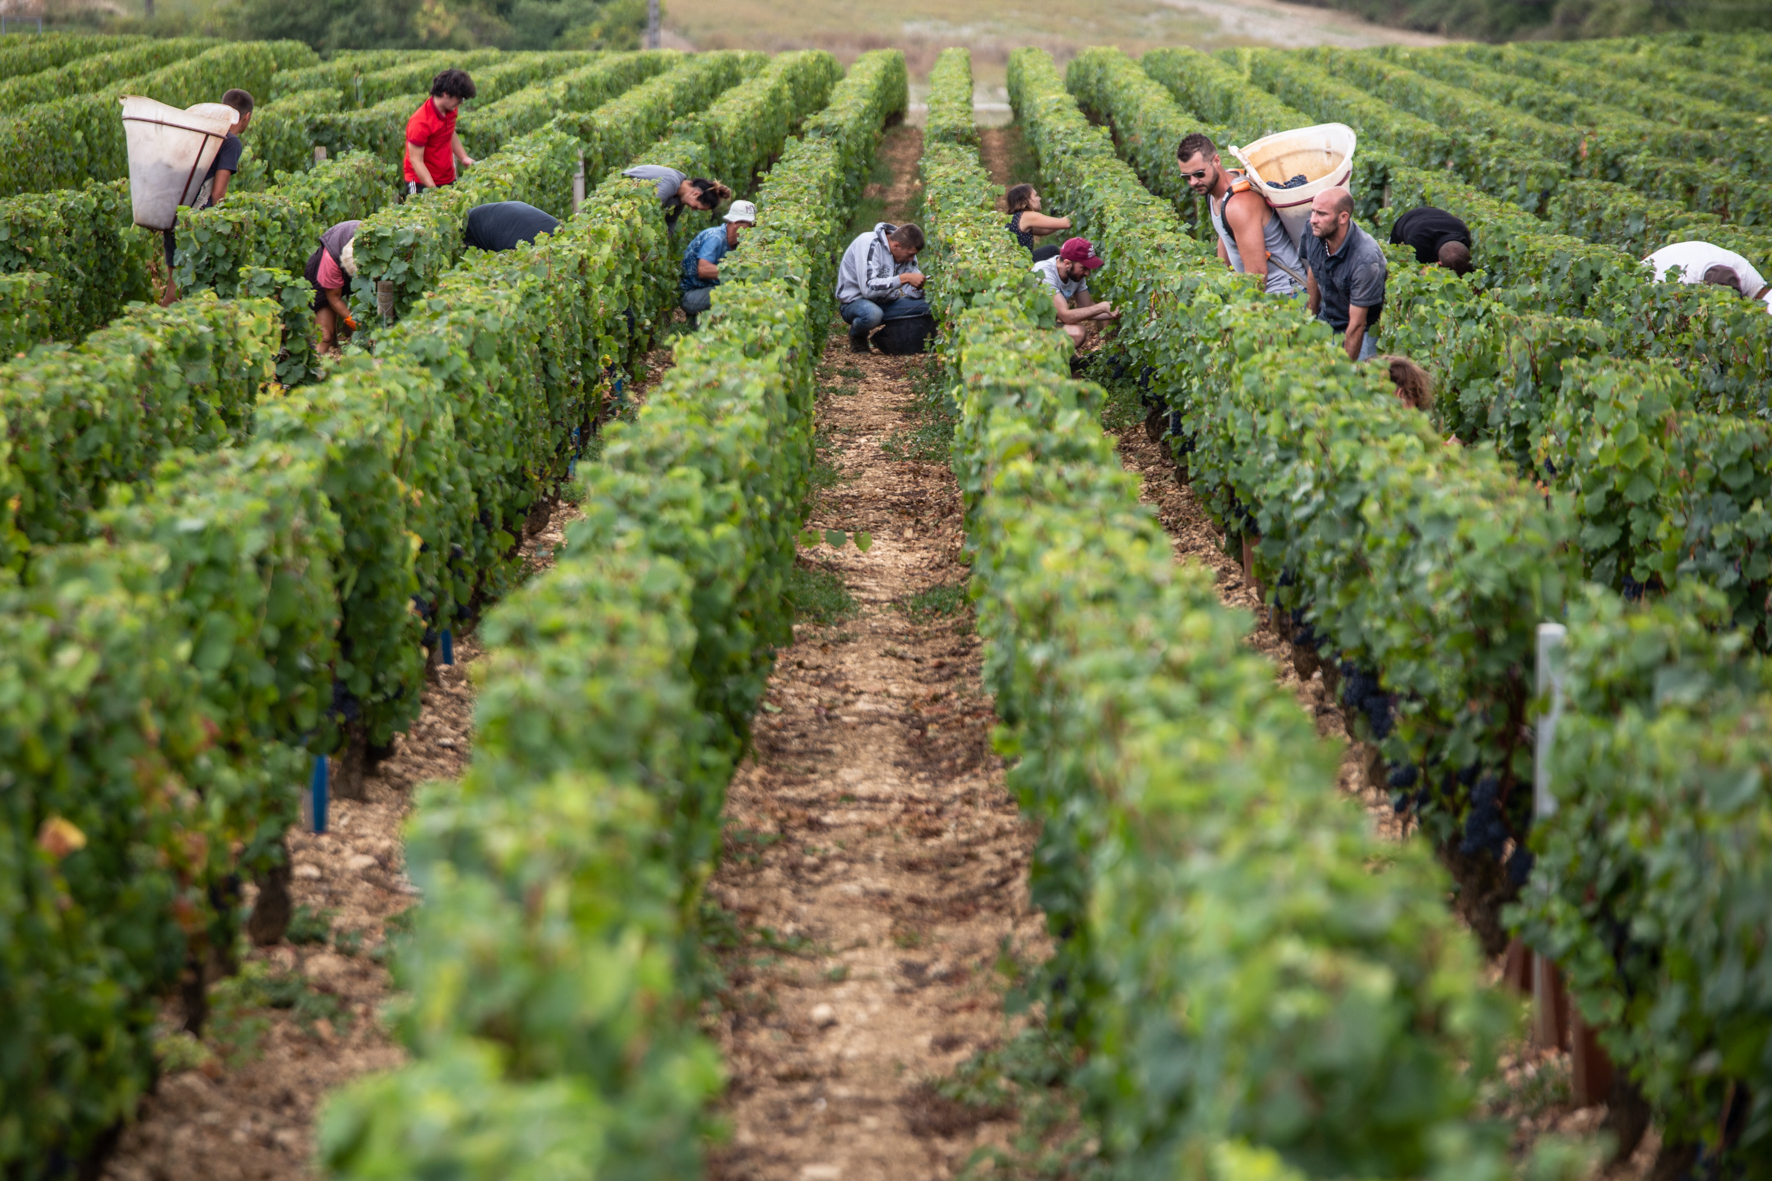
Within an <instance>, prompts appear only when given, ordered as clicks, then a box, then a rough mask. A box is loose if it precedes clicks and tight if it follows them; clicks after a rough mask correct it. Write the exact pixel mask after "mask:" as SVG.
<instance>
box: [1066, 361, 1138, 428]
mask: <svg viewBox="0 0 1772 1181" xmlns="http://www.w3.org/2000/svg"><path fill="white" fill-rule="evenodd" d="M1082 376H1084V377H1086V378H1088V379H1089V380H1091V381H1093V382H1095V383H1097V384H1098V385H1100V386H1101V388H1102V391H1103V392H1104V393H1106V394H1107V398H1106V400H1105V401H1104V402H1103V403H1102V407H1101V429H1102V430H1104V431H1106V432H1107V433H1108V434H1110V435H1122V434H1125V433H1126V432H1127V431H1129V430H1132V429H1133V428H1135V427H1142V426H1143V425H1144V416H1145V413H1146V411H1147V409H1148V407H1146V406H1145V404H1144V394H1143V392H1142V391H1140V390H1139V388H1138V367H1137V366H1135V365H1133V364H1132V363H1131V361H1130V359H1129V358H1127V356H1126V355H1125V354H1124V353H1115V352H1109V351H1107V350H1103V351H1101V352H1099V353H1094V354H1091V356H1090V358H1089V367H1088V368H1087V369H1086V370H1085V371H1084V372H1083V374H1082Z"/></svg>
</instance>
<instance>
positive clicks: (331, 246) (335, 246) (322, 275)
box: [303, 221, 363, 354]
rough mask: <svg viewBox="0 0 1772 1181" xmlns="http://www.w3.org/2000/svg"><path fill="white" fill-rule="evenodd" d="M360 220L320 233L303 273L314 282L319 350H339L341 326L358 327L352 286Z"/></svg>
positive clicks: (327, 351) (345, 222)
mask: <svg viewBox="0 0 1772 1181" xmlns="http://www.w3.org/2000/svg"><path fill="white" fill-rule="evenodd" d="M362 224H363V223H362V222H361V221H341V222H339V223H338V224H337V225H335V226H333V227H331V228H330V229H328V230H327V231H326V232H325V233H324V234H321V235H320V246H319V248H318V249H317V250H315V251H314V253H312V254H310V255H308V265H307V269H306V270H305V271H304V272H303V273H304V274H305V275H306V276H307V280H308V282H310V283H312V284H313V285H314V324H315V326H316V327H318V328H319V329H320V351H321V352H322V353H327V354H335V353H337V352H338V329H339V326H340V325H341V324H342V325H343V326H344V327H345V328H346V330H347V331H349V332H355V331H356V330H357V321H355V320H353V319H352V318H351V306H350V303H351V301H350V286H351V280H352V279H354V278H356V277H357V255H356V237H357V227H358V226H360V225H362Z"/></svg>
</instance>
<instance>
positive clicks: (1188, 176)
mask: <svg viewBox="0 0 1772 1181" xmlns="http://www.w3.org/2000/svg"><path fill="white" fill-rule="evenodd" d="M1211 171H1212V170H1211V169H1210V168H1202V169H1200V170H1199V171H1198V172H1183V173H1182V174H1181V179H1182V180H1205V179H1206V177H1207V175H1208V174H1209V173H1210V172H1211Z"/></svg>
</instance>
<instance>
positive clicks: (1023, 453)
mask: <svg viewBox="0 0 1772 1181" xmlns="http://www.w3.org/2000/svg"><path fill="white" fill-rule="evenodd" d="M1024 52H1025V51H1024ZM1011 70H1012V75H1011V77H1012V79H1019V78H1020V74H1018V73H1017V71H1022V72H1025V70H1026V63H1025V61H1023V60H1021V59H1020V55H1018V57H1017V59H1012V65H1011ZM1046 71H1047V75H1048V78H1049V80H1050V82H1051V83H1053V84H1056V82H1057V74H1056V72H1055V71H1052V69H1051V67H1050V64H1049V63H1048V64H1047V65H1046ZM1011 86H1012V89H1016V90H1018V92H1020V93H1022V96H1023V99H1024V101H1025V99H1026V97H1027V96H1026V94H1025V91H1021V90H1020V88H1019V87H1018V85H1017V81H1015V80H1012V82H1011ZM1021 109H1022V111H1023V118H1024V119H1026V118H1027V108H1026V107H1025V106H1023V107H1022V108H1021ZM1024 125H1026V124H1024ZM1030 129H1031V128H1030ZM1036 135H1037V133H1036ZM941 148H942V150H941V152H940V154H939V155H938V156H937V157H936V158H935V159H934V160H930V159H929V158H928V156H926V158H925V165H926V167H925V172H924V178H925V191H926V194H927V195H926V198H925V199H926V201H927V202H928V205H929V209H930V224H931V228H932V230H933V232H934V238H935V240H936V242H937V243H938V249H937V250H936V251H934V252H932V261H931V283H930V285H931V297H932V299H933V300H934V301H935V302H936V304H937V306H939V307H941V308H942V309H943V311H944V327H943V335H944V340H945V345H944V347H946V348H947V349H948V350H949V355H950V357H951V359H952V360H953V362H954V365H955V376H956V377H957V378H958V379H959V380H960V382H961V383H962V384H961V386H960V388H959V390H958V391H957V392H958V394H959V397H960V399H961V422H960V428H959V433H958V435H957V437H956V441H955V466H956V472H957V474H958V475H959V478H960V482H961V486H962V488H963V490H964V491H965V493H966V496H967V501H968V515H969V528H968V534H969V536H970V538H971V544H972V545H973V547H974V548H975V558H974V588H975V589H974V594H975V595H976V597H977V600H978V603H979V627H980V631H981V632H982V633H983V634H985V635H986V637H987V638H988V639H989V640H990V641H991V643H990V646H989V648H988V649H987V654H986V665H985V667H986V676H987V679H988V680H989V681H990V682H991V684H992V687H993V689H994V690H995V693H996V698H997V705H998V710H999V712H1000V713H1001V714H1002V715H1003V718H1004V721H1005V723H1006V725H1005V732H1004V735H1003V737H1002V738H1001V739H1000V740H999V742H1000V745H1001V747H1002V749H1003V752H1004V754H1005V755H1006V756H1008V757H1010V758H1011V759H1012V760H1014V762H1013V768H1014V769H1013V770H1012V771H1011V775H1010V786H1011V788H1012V789H1013V790H1015V791H1016V793H1017V794H1018V796H1019V797H1020V798H1021V800H1022V802H1023V805H1024V806H1025V807H1027V808H1028V809H1029V810H1030V811H1031V812H1032V813H1033V815H1035V816H1036V817H1038V818H1039V819H1040V820H1041V822H1042V833H1041V838H1040V840H1041V849H1040V851H1039V852H1038V853H1037V854H1036V857H1035V860H1034V864H1035V867H1036V868H1035V870H1034V880H1033V888H1034V890H1035V898H1036V901H1037V902H1038V903H1039V905H1041V906H1042V908H1043V909H1044V910H1045V911H1046V914H1047V916H1048V919H1049V922H1050V923H1051V924H1052V926H1053V929H1054V931H1055V932H1056V933H1058V934H1059V935H1060V936H1061V938H1062V939H1063V943H1062V945H1061V950H1060V952H1059V958H1058V961H1057V965H1056V970H1057V971H1059V972H1062V973H1063V974H1064V977H1065V987H1064V991H1063V993H1062V995H1061V996H1058V997H1055V998H1053V1000H1052V1001H1051V1002H1050V1003H1051V1004H1052V1005H1054V1006H1057V1009H1056V1010H1055V1012H1054V1017H1056V1016H1059V1015H1063V1016H1064V1017H1065V1019H1066V1020H1074V1021H1075V1028H1076V1030H1077V1033H1078V1036H1079V1037H1080V1038H1081V1039H1082V1040H1083V1042H1084V1044H1085V1046H1086V1047H1087V1050H1088V1054H1087V1060H1086V1065H1084V1066H1083V1067H1082V1068H1081V1070H1080V1072H1079V1073H1080V1077H1081V1080H1082V1081H1083V1083H1084V1084H1085V1086H1086V1087H1087V1090H1088V1094H1089V1096H1090V1110H1091V1114H1092V1115H1093V1116H1094V1117H1095V1118H1096V1119H1098V1120H1099V1122H1100V1126H1101V1130H1102V1134H1101V1144H1102V1152H1103V1155H1104V1156H1105V1157H1107V1159H1108V1161H1109V1162H1110V1165H1111V1167H1112V1168H1114V1169H1115V1170H1116V1171H1117V1172H1118V1173H1120V1174H1123V1175H1126V1176H1140V1177H1142V1176H1151V1177H1156V1176H1176V1175H1200V1176H1206V1175H1212V1176H1225V1177H1237V1178H1242V1177H1251V1178H1253V1177H1256V1176H1288V1177H1310V1176H1322V1177H1342V1176H1366V1177H1385V1176H1392V1177H1420V1176H1433V1175H1440V1174H1442V1173H1444V1172H1447V1171H1450V1170H1466V1169H1468V1170H1470V1175H1472V1176H1485V1177H1489V1176H1493V1177H1500V1176H1504V1175H1506V1169H1505V1161H1504V1158H1503V1153H1502V1151H1501V1145H1500V1144H1499V1143H1497V1142H1496V1140H1495V1138H1494V1137H1493V1135H1492V1134H1491V1133H1489V1132H1486V1131H1484V1130H1483V1129H1481V1128H1480V1127H1479V1126H1478V1125H1477V1124H1476V1123H1475V1121H1474V1120H1472V1119H1471V1109H1472V1101H1473V1097H1474V1086H1475V1080H1476V1079H1477V1078H1478V1077H1480V1076H1481V1074H1482V1073H1483V1070H1484V1069H1485V1064H1486V1063H1487V1062H1488V1060H1489V1055H1490V1053H1491V1048H1492V1041H1493V1039H1494V1038H1495V1037H1496V1036H1497V1035H1498V1034H1499V1033H1500V1032H1501V1031H1502V1030H1503V1029H1504V1028H1505V1026H1506V1019H1505V1018H1504V1016H1503V1006H1502V1005H1501V1003H1500V1002H1499V1000H1498V999H1497V998H1495V997H1493V996H1491V995H1489V994H1488V993H1487V992H1486V990H1485V989H1484V988H1483V987H1482V986H1481V984H1480V983H1479V971H1478V961H1477V957H1476V954H1475V948H1474V947H1473V946H1472V945H1471V943H1470V941H1469V939H1468V938H1467V937H1465V936H1463V935H1461V934H1460V933H1458V931H1457V929H1456V926H1455V924H1454V922H1453V921H1452V919H1451V918H1450V916H1448V915H1447V914H1446V912H1445V909H1444V907H1443V906H1442V905H1441V904H1440V902H1439V900H1438V897H1437V896H1438V894H1439V893H1440V891H1441V889H1442V887H1441V886H1439V885H1438V884H1436V883H1437V882H1438V879H1439V873H1438V871H1437V870H1436V869H1435V868H1434V867H1433V865H1432V864H1431V863H1430V862H1429V861H1428V859H1427V858H1426V856H1425V853H1424V852H1423V851H1421V850H1419V849H1417V850H1414V851H1409V852H1407V853H1406V854H1405V855H1403V856H1401V857H1396V856H1394V853H1395V852H1396V851H1395V850H1392V849H1387V850H1385V853H1384V855H1383V860H1384V868H1383V870H1382V871H1381V872H1378V873H1373V872H1370V869H1369V866H1370V865H1371V863H1372V859H1373V858H1374V857H1376V856H1378V855H1379V854H1378V844H1379V842H1378V838H1376V837H1375V836H1374V835H1372V833H1371V832H1370V829H1369V826H1368V822H1367V820H1366V818H1365V816H1364V815H1363V813H1362V812H1361V811H1360V809H1358V808H1357V807H1354V806H1352V805H1351V804H1350V803H1349V802H1347V801H1344V800H1340V799H1337V798H1336V796H1335V788H1334V776H1335V771H1334V758H1333V756H1332V755H1330V754H1328V753H1326V752H1325V750H1324V748H1323V746H1322V745H1321V744H1320V743H1319V741H1318V740H1317V739H1316V736H1315V733H1314V731H1313V729H1312V725H1311V722H1310V720H1309V719H1308V717H1306V716H1305V714H1304V713H1303V712H1302V711H1301V710H1299V708H1298V706H1297V705H1296V703H1295V702H1294V700H1293V698H1292V697H1291V696H1290V694H1288V693H1287V692H1286V691H1285V690H1284V689H1283V688H1281V687H1280V686H1278V685H1277V684H1276V683H1275V682H1274V680H1273V676H1272V671H1271V669H1270V668H1269V667H1268V666H1267V665H1265V664H1264V663H1263V662H1262V661H1261V660H1259V659H1258V658H1256V657H1255V656H1253V655H1252V654H1251V653H1249V652H1248V651H1247V649H1246V648H1244V647H1243V646H1242V635H1243V633H1244V631H1245V630H1246V629H1247V627H1248V619H1247V617H1246V616H1241V615H1239V614H1237V613H1234V612H1230V611H1227V610H1225V609H1224V608H1222V607H1221V606H1220V605H1219V603H1218V599H1217V594H1216V592H1215V591H1214V589H1213V588H1212V585H1211V580H1210V578H1209V577H1208V576H1206V575H1205V574H1204V573H1203V572H1201V571H1199V570H1198V569H1189V568H1186V567H1178V566H1177V565H1176V563H1175V562H1174V560H1173V558H1172V556H1171V552H1170V547H1169V542H1168V538H1167V537H1166V536H1165V535H1164V533H1163V531H1162V529H1161V527H1160V526H1159V525H1158V523H1157V522H1156V521H1155V520H1154V519H1153V518H1152V517H1151V515H1150V513H1149V512H1148V511H1147V510H1145V509H1144V508H1143V507H1142V506H1140V505H1139V503H1138V494H1137V485H1136V481H1135V480H1134V479H1133V478H1132V477H1130V476H1128V475H1127V474H1126V473H1125V472H1124V471H1123V470H1122V468H1121V465H1120V463H1119V460H1118V458H1117V456H1116V455H1115V453H1114V450H1113V446H1112V444H1111V442H1110V441H1109V440H1108V439H1106V437H1105V436H1104V435H1103V434H1102V432H1101V430H1100V427H1099V426H1098V425H1097V422H1096V419H1097V416H1098V414H1099V409H1100V394H1099V391H1096V390H1095V389H1094V388H1093V387H1092V386H1089V385H1087V384H1085V383H1079V382H1074V381H1070V380H1067V379H1066V378H1065V377H1064V369H1063V367H1062V366H1063V361H1064V357H1065V355H1066V353H1067V352H1068V349H1066V348H1064V347H1063V345H1064V342H1063V338H1062V337H1059V336H1057V334H1056V333H1054V332H1052V331H1051V330H1050V322H1051V317H1050V308H1051V304H1050V301H1049V300H1046V299H1044V298H1043V297H1042V292H1041V290H1040V289H1039V287H1038V285H1037V284H1036V283H1035V282H1033V281H1032V278H1031V276H1030V275H1029V273H1028V270H1027V266H1026V259H1025V255H1023V254H1022V252H1021V251H1020V250H1019V248H1017V247H1015V245H1014V242H1013V240H1012V239H1011V238H1010V237H1009V236H1008V235H1007V234H1005V233H1004V232H1003V231H1002V228H1001V224H1000V219H999V217H998V215H996V213H995V211H994V202H992V201H991V200H990V198H991V196H993V195H994V194H993V191H992V190H993V188H994V187H993V186H991V185H990V184H989V182H988V180H987V179H986V178H985V177H984V174H983V169H982V168H981V167H980V166H979V163H978V161H977V158H976V156H975V155H972V154H971V153H970V152H965V151H964V150H963V149H959V148H950V147H946V146H945V145H941ZM967 157H970V158H969V159H968V158H967ZM1114 258H1115V256H1113V255H1110V262H1109V266H1108V270H1109V271H1111V270H1113V269H1114V267H1115V266H1116V265H1117V263H1116V262H1115V261H1113V260H1114ZM992 272H994V278H993V279H991V280H989V281H988V282H987V281H986V280H985V276H986V275H989V274H991V273H992ZM1100 273H1101V274H1106V273H1107V272H1105V271H1104V272H1100ZM1030 307H1031V308H1037V309H1040V310H1041V311H1040V318H1039V319H1036V318H1035V317H1034V316H1033V315H1030V314H1028V309H1029V308H1030ZM1041 319H1043V320H1044V321H1045V326H1044V327H1042V326H1041V324H1040V320H1041ZM1379 914H1382V915H1384V916H1385V917H1384V918H1383V919H1382V920H1377V921H1374V916H1376V915H1379ZM1379 981H1382V982H1383V983H1382V985H1380V984H1379V983H1378V982H1379ZM1368 982H1369V983H1368ZM1307 998H1308V999H1307ZM1350 1028H1358V1029H1360V1030H1361V1031H1362V1033H1363V1036H1362V1037H1361V1039H1360V1040H1359V1043H1358V1045H1357V1046H1356V1045H1354V1044H1352V1043H1350V1042H1349V1041H1348V1040H1346V1039H1345V1038H1343V1037H1342V1036H1340V1035H1339V1034H1337V1033H1336V1032H1334V1031H1336V1030H1346V1029H1350ZM1281 1096H1294V1097H1296V1101H1295V1102H1294V1101H1279V1102H1277V1101H1276V1099H1277V1097H1281Z"/></svg>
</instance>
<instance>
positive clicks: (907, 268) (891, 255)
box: [837, 221, 929, 353]
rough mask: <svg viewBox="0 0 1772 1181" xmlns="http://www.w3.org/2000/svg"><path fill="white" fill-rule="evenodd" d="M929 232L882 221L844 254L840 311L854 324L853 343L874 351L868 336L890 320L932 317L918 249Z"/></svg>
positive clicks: (839, 285)
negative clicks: (924, 296) (918, 262)
mask: <svg viewBox="0 0 1772 1181" xmlns="http://www.w3.org/2000/svg"><path fill="white" fill-rule="evenodd" d="M921 249H923V231H922V230H920V229H918V228H917V227H916V226H914V225H912V224H910V223H909V222H906V223H905V224H904V225H902V226H895V225H893V224H892V223H891V222H889V221H883V222H880V223H879V224H878V225H876V226H875V227H874V228H873V231H872V232H870V233H866V234H862V235H860V236H859V237H857V238H856V239H855V241H853V242H851V243H850V244H849V249H847V250H845V251H844V252H843V262H842V265H840V266H839V267H838V268H837V310H838V313H839V314H840V315H841V316H842V317H843V322H844V323H845V324H848V325H849V347H850V348H852V349H854V350H855V351H856V352H858V353H865V352H867V351H868V334H869V333H870V332H872V331H873V330H874V329H876V328H878V327H879V326H880V325H881V323H883V322H884V321H886V320H899V319H907V318H909V317H912V316H927V315H929V301H928V300H926V299H924V298H923V272H922V271H920V270H918V269H917V251H919V250H921Z"/></svg>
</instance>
